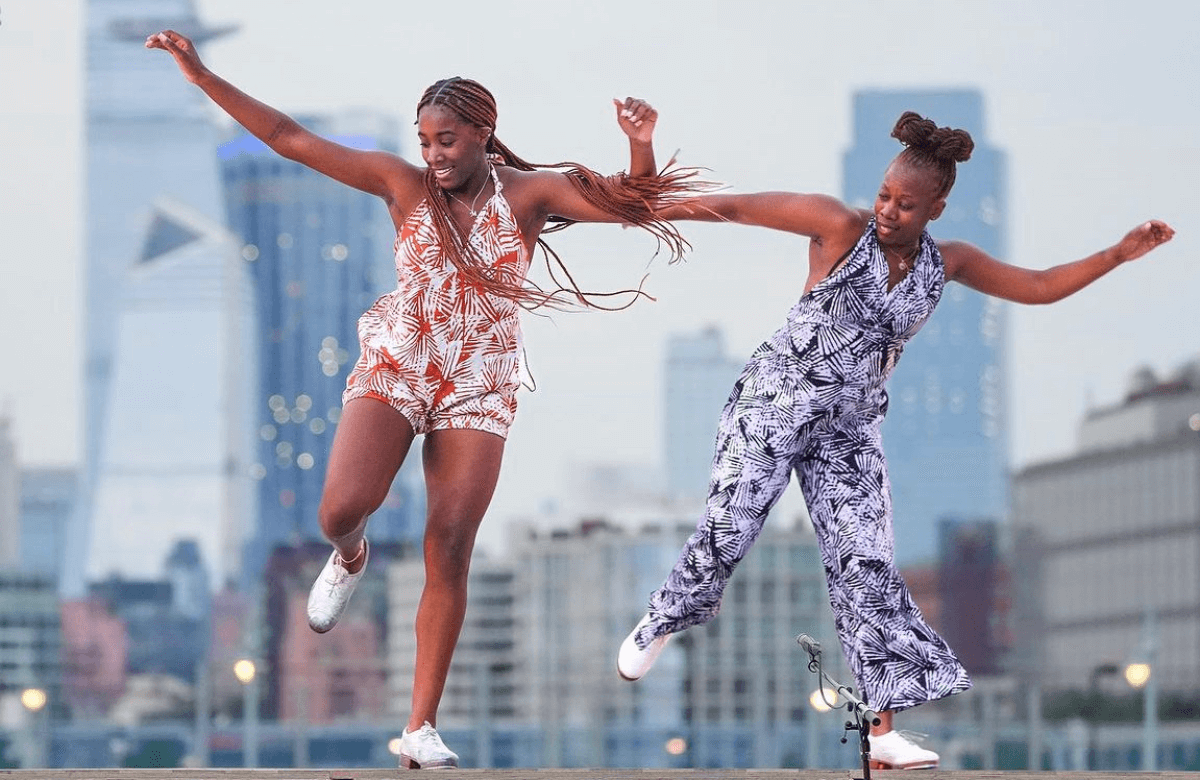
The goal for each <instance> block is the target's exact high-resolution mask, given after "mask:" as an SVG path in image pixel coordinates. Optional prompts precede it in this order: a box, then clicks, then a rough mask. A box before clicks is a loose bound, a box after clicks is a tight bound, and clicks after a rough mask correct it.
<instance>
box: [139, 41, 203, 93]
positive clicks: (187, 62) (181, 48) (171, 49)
mask: <svg viewBox="0 0 1200 780" xmlns="http://www.w3.org/2000/svg"><path fill="white" fill-rule="evenodd" d="M146 48H147V49H162V50H163V51H165V52H167V53H168V54H170V55H171V56H172V57H174V58H175V64H176V65H178V66H179V70H180V71H181V72H182V73H183V77H184V78H186V79H187V80H188V81H190V82H192V83H193V84H195V83H196V82H197V81H198V80H199V79H200V77H201V76H203V75H204V74H205V73H207V72H208V69H207V68H206V67H204V63H203V62H201V61H200V55H199V54H197V53H196V47H195V46H193V45H192V42H191V41H190V40H188V39H187V38H186V37H185V36H183V35H180V34H179V33H177V32H175V31H174V30H163V31H162V32H160V33H155V34H153V35H151V36H149V37H148V38H146Z"/></svg>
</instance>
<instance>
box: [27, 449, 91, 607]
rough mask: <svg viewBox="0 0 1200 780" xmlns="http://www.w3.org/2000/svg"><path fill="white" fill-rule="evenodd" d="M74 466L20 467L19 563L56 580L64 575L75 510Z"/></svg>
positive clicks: (75, 475) (76, 474)
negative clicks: (69, 525)
mask: <svg viewBox="0 0 1200 780" xmlns="http://www.w3.org/2000/svg"><path fill="white" fill-rule="evenodd" d="M78 481H79V477H78V472H77V470H76V469H74V468H66V467H52V466H47V467H41V468H25V469H21V556H20V561H19V564H18V565H19V566H20V567H21V568H22V569H25V570H26V571H38V572H42V573H44V574H46V575H47V576H49V577H51V578H52V579H53V580H54V582H55V583H56V584H57V583H58V581H59V579H60V578H61V576H62V570H63V549H64V547H65V542H66V535H67V527H68V523H69V522H70V519H71V515H72V513H73V512H74V510H75V495H76V492H77V490H78V488H77V484H78Z"/></svg>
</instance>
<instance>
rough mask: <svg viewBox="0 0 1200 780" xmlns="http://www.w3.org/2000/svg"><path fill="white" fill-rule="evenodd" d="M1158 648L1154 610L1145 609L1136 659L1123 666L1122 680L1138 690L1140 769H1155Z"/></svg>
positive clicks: (1156, 757) (1151, 770)
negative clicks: (1140, 732) (1140, 737)
mask: <svg viewBox="0 0 1200 780" xmlns="http://www.w3.org/2000/svg"><path fill="white" fill-rule="evenodd" d="M1157 651H1158V630H1157V626H1156V625H1155V620H1154V612H1153V611H1149V610H1148V611H1147V612H1146V615H1145V618H1144V619H1143V622H1142V641H1141V648H1140V649H1139V652H1138V654H1137V655H1136V656H1135V658H1137V659H1138V660H1136V661H1134V662H1133V663H1131V664H1129V665H1128V666H1126V667H1125V681H1126V682H1128V683H1129V684H1130V685H1132V686H1133V687H1134V688H1141V689H1142V769H1143V770H1144V771H1146V772H1154V771H1157V769H1158V677H1157V676H1156V675H1155V674H1154V663H1155V656H1156V654H1157Z"/></svg>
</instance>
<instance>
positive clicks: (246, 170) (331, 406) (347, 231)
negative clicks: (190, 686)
mask: <svg viewBox="0 0 1200 780" xmlns="http://www.w3.org/2000/svg"><path fill="white" fill-rule="evenodd" d="M300 121H301V122H302V123H303V124H304V125H305V126H306V127H309V128H310V129H312V130H314V131H315V132H318V133H321V134H322V135H324V136H326V137H328V138H331V139H332V140H335V141H337V142H338V143H341V144H344V145H346V146H351V147H354V148H358V149H384V150H388V151H392V152H395V151H396V139H397V137H398V135H399V133H398V129H397V125H396V122H395V121H394V120H392V119H390V118H387V117H384V116H380V115H376V114H369V113H365V112H360V113H355V114H347V115H341V116H336V117H301V118H300ZM220 159H221V169H222V174H223V178H224V186H225V194H226V202H227V207H228V217H229V225H230V227H231V228H232V230H234V231H235V232H236V233H237V234H238V237H239V241H240V243H241V250H240V251H241V256H242V258H243V260H244V265H245V266H246V268H247V269H248V271H249V273H250V276H251V278H252V280H253V287H254V311H255V315H256V322H255V333H254V341H255V345H254V348H255V354H256V360H257V364H258V372H257V374H258V379H257V387H256V389H255V391H254V393H253V396H252V408H253V416H254V422H253V430H254V432H255V435H256V439H257V457H256V458H255V460H254V463H253V464H252V465H251V473H252V476H253V477H254V479H256V480H257V494H258V505H259V515H258V523H257V527H256V529H255V531H254V535H253V538H252V539H251V540H250V541H249V544H248V545H247V548H246V557H245V563H246V569H245V571H244V573H243V574H244V577H243V579H244V581H246V582H247V583H249V582H252V581H253V580H254V579H255V578H257V576H258V575H259V573H261V571H262V567H263V566H264V565H265V563H266V561H267V559H268V558H269V557H270V554H271V550H272V549H273V548H274V547H276V546H277V545H280V544H292V543H295V542H299V541H303V540H308V541H311V540H320V539H322V535H321V531H320V528H319V526H318V524H317V506H318V504H319V502H320V497H321V489H322V485H323V482H324V477H325V469H326V466H327V464H328V459H329V450H330V445H331V444H332V442H333V432H334V429H335V427H336V425H337V422H338V419H339V418H340V416H341V408H342V407H341V394H342V390H343V388H344V387H345V382H346V374H347V373H348V372H349V370H350V368H351V366H353V364H354V361H355V360H356V359H357V358H358V338H357V329H356V328H357V321H358V317H359V315H360V314H361V313H362V312H363V311H365V310H366V309H367V308H368V307H369V306H370V305H371V303H372V302H374V300H375V299H376V298H377V297H378V296H379V295H380V294H381V293H383V292H385V291H386V290H388V289H391V288H392V287H394V286H395V284H396V278H395V271H394V261H393V255H392V252H391V247H392V243H393V239H394V236H395V228H394V226H393V224H392V221H391V218H390V217H389V215H388V213H387V209H386V208H385V207H384V205H383V203H382V202H381V201H380V200H379V199H378V198H376V197H374V196H373V195H368V194H366V193H363V192H359V191H357V190H354V189H352V188H350V187H347V186H345V185H343V184H340V183H338V182H336V181H334V180H332V179H330V178H328V177H326V176H323V175H321V174H319V173H317V172H315V171H313V170H311V169H309V168H306V167H304V166H303V165H300V164H299V163H296V162H293V161H291V160H287V159H284V158H283V157H280V156H279V155H277V154H275V153H274V152H272V151H271V150H270V149H269V148H267V146H266V145H264V144H263V143H262V142H261V141H259V140H258V139H256V138H254V137H253V136H251V135H249V134H247V133H245V132H240V133H238V134H237V135H236V136H235V137H233V138H232V139H230V140H228V141H226V142H225V143H223V144H222V145H221V147H220ZM419 461H420V459H419V458H409V459H408V461H407V462H406V464H405V467H404V468H403V469H402V471H401V474H400V475H398V477H397V479H396V482H395V483H394V485H393V488H392V491H391V493H390V494H389V496H388V499H387V500H386V501H385V503H384V506H383V507H381V508H380V510H379V511H378V512H376V513H375V516H374V517H373V518H372V520H371V526H370V533H369V535H370V537H371V539H372V540H373V541H376V542H384V541H405V540H415V539H418V538H419V537H420V535H421V531H422V528H423V525H424V514H425V513H424V492H423V490H422V488H421V478H420V463H419Z"/></svg>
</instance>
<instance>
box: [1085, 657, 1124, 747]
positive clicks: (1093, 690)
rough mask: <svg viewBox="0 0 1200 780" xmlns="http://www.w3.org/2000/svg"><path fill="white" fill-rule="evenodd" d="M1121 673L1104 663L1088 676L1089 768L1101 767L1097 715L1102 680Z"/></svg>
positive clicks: (1112, 665) (1115, 666)
mask: <svg viewBox="0 0 1200 780" xmlns="http://www.w3.org/2000/svg"><path fill="white" fill-rule="evenodd" d="M1120 673H1121V667H1119V666H1117V665H1116V664H1113V663H1104V664H1099V665H1097V666H1095V667H1094V668H1093V669H1092V673H1091V674H1090V675H1089V676H1088V699H1087V705H1086V706H1087V724H1088V734H1087V736H1088V746H1087V747H1088V754H1087V768H1088V769H1096V768H1098V767H1099V766H1100V755H1099V753H1100V746H1099V740H1098V738H1097V734H1096V732H1097V730H1098V729H1099V718H1098V717H1097V715H1098V714H1099V710H1100V703H1101V697H1100V678H1102V677H1108V676H1112V675H1117V674H1120Z"/></svg>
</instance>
